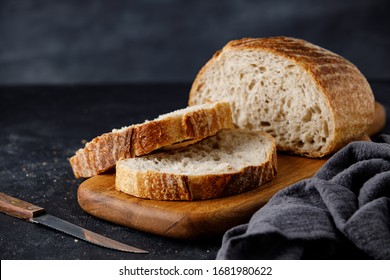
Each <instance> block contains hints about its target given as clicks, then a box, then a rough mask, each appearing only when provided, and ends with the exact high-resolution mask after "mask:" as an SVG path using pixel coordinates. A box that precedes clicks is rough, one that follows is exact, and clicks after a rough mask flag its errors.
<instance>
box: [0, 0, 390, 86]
mask: <svg viewBox="0 0 390 280" xmlns="http://www.w3.org/2000/svg"><path fill="white" fill-rule="evenodd" d="M389 11H390V1H388V0H329V1H322V0H321V1H318V0H296V1H291V0H272V1H251V0H244V1H234V0H225V1H216V0H207V1H203V0H202V1H199V0H186V1H179V0H142V1H141V0H133V1H123V0H115V1H101V0H99V1H92V0H83V1H78V0H67V1H44V0H35V1H29V0H18V1H14V0H2V1H0V84H8V85H10V84H69V83H70V84H75V83H133V82H143V83H144V82H183V81H184V82H190V81H192V80H193V79H194V77H195V75H196V73H197V72H198V70H199V69H200V68H201V66H202V65H203V64H204V63H205V62H206V61H207V60H208V59H209V58H210V57H211V56H212V54H213V53H214V52H215V51H216V50H217V49H220V48H221V47H222V46H223V45H225V44H226V42H228V41H229V40H231V39H238V38H242V37H246V36H248V37H265V36H277V35H286V36H295V37H299V38H303V39H306V40H308V41H311V42H313V43H315V44H318V45H320V46H323V47H325V48H327V49H330V50H332V51H334V52H336V53H338V54H340V55H342V56H344V57H346V58H347V59H349V60H351V61H352V62H353V63H355V64H356V65H357V66H358V67H359V69H360V70H361V71H362V72H363V74H365V75H366V76H367V77H368V78H369V79H371V80H374V79H375V80H378V79H386V78H390V64H389V63H388V61H389V55H388V50H389V49H390V36H389V34H390V31H389V30H390V29H389V26H390V16H389Z"/></svg>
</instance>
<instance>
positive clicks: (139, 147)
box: [70, 102, 232, 178]
mask: <svg viewBox="0 0 390 280" xmlns="http://www.w3.org/2000/svg"><path fill="white" fill-rule="evenodd" d="M224 128H232V118H231V110H230V105H229V103H227V102H217V103H212V104H203V105H198V106H192V107H187V108H184V109H181V110H177V111H174V112H171V113H168V114H164V115H161V116H159V117H158V118H156V119H155V120H152V121H146V122H144V123H142V124H137V125H132V126H128V127H123V128H121V129H114V130H112V131H111V132H108V133H104V134H103V135H101V136H98V137H96V138H94V139H92V141H90V142H88V143H86V144H85V147H84V148H82V149H79V150H78V151H77V152H76V154H75V155H74V156H73V157H72V158H70V164H71V166H72V169H73V173H74V175H75V177H76V178H81V177H84V178H87V177H91V176H94V175H97V174H100V173H102V172H104V171H106V170H108V169H111V168H113V167H114V166H115V164H116V162H117V161H118V160H121V159H125V158H131V157H136V156H141V155H145V154H148V153H150V152H152V151H154V150H157V149H159V148H162V147H165V148H167V149H172V148H176V147H177V148H179V147H182V146H186V145H190V144H193V143H194V142H197V141H200V140H202V139H204V138H206V137H209V136H212V135H215V134H216V133H217V132H218V131H219V130H220V129H224Z"/></svg>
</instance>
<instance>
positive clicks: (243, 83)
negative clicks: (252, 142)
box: [189, 37, 374, 157]
mask: <svg viewBox="0 0 390 280" xmlns="http://www.w3.org/2000/svg"><path fill="white" fill-rule="evenodd" d="M222 100H223V101H229V102H231V105H232V113H233V122H234V123H235V124H236V125H237V126H238V127H240V128H248V129H254V130H263V131H266V132H268V133H270V134H271V135H272V136H274V137H275V138H276V144H277V147H278V149H279V150H283V151H288V152H292V153H296V154H300V155H306V156H309V157H322V156H325V155H327V154H330V153H333V152H334V151H336V150H337V149H339V148H341V147H342V146H344V145H346V144H347V143H349V142H350V141H352V140H356V139H360V138H361V136H362V134H364V133H365V132H366V130H367V128H368V127H369V125H370V124H371V123H372V121H373V115H374V96H373V93H372V91H371V88H370V86H369V84H368V82H367V80H366V79H365V77H364V76H363V75H362V74H361V72H360V71H359V70H358V69H357V68H356V66H354V65H353V64H352V63H351V62H349V61H347V60H346V59H344V58H342V57H341V56H339V55H337V54H335V53H333V52H330V51H328V50H326V49H323V48H320V47H318V46H316V45H313V44H311V43H308V42H306V41H304V40H300V39H295V38H286V37H273V38H259V39H256V38H244V39H241V40H235V41H231V42H229V43H228V44H227V45H226V46H225V47H224V48H223V49H222V50H221V51H218V52H216V53H215V55H214V56H213V57H212V58H211V59H210V61H209V62H207V64H206V65H205V66H204V67H203V68H202V69H201V70H200V72H199V73H198V75H197V77H196V79H195V80H194V82H193V85H192V88H191V91H190V97H189V104H190V105H196V104H202V103H205V102H216V101H222Z"/></svg>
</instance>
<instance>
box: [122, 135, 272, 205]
mask: <svg viewBox="0 0 390 280" xmlns="http://www.w3.org/2000/svg"><path fill="white" fill-rule="evenodd" d="M275 175H276V146H275V141H274V139H273V137H272V136H270V135H268V134H266V133H264V132H255V131H249V130H243V129H229V130H222V131H220V132H219V133H218V134H216V135H215V136H212V137H209V138H207V139H205V140H203V141H201V142H198V143H196V144H194V145H191V146H188V147H186V148H183V149H179V150H172V151H168V152H161V153H154V154H150V155H146V156H142V157H138V158H132V159H126V160H122V161H119V162H118V163H117V168H116V188H117V189H118V190H121V191H123V192H126V193H128V194H131V195H134V196H138V197H143V198H150V199H162V200H196V199H210V198H216V197H222V196H226V195H232V194H237V193H240V192H243V191H246V190H249V189H253V188H255V187H258V186H260V185H261V184H262V183H264V182H266V181H269V180H271V179H272V178H274V176H275Z"/></svg>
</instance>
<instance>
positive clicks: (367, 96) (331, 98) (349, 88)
mask: <svg viewBox="0 0 390 280" xmlns="http://www.w3.org/2000/svg"><path fill="white" fill-rule="evenodd" d="M240 50H244V51H248V50H253V51H264V52H268V53H272V54H275V55H278V56H282V57H284V58H286V59H289V60H292V61H293V62H295V63H296V64H298V65H300V66H301V67H302V68H303V69H304V70H305V71H306V72H307V73H308V74H309V75H310V76H311V77H312V80H313V81H314V82H315V84H316V86H317V87H318V89H319V92H321V93H322V95H323V97H324V100H326V102H327V105H328V107H329V108H330V112H331V119H332V121H333V124H334V126H333V131H330V135H331V136H332V137H331V138H332V139H331V141H330V143H329V145H328V146H327V148H326V150H325V151H322V152H319V151H312V152H310V153H309V154H305V155H306V156H309V157H323V156H325V155H327V154H330V153H332V152H334V151H336V150H338V149H339V148H341V147H343V146H344V145H346V144H347V143H349V142H350V141H353V140H357V139H360V138H361V137H362V135H363V134H364V133H365V131H366V130H367V129H368V127H369V125H370V124H371V123H372V122H373V117H374V106H375V105H374V95H373V93H372V90H371V88H370V85H369V83H368V82H367V80H366V78H365V77H364V76H363V74H362V73H361V72H360V71H359V70H358V69H357V67H356V66H355V65H353V64H352V63H351V62H349V61H348V60H346V59H345V58H343V57H341V56H339V55H337V54H335V53H333V52H331V51H328V50H326V49H323V48H321V47H318V46H316V45H313V44H311V43H309V42H306V41H304V40H300V39H295V38H288V37H271V38H243V39H240V40H234V41H231V42H229V43H228V44H227V45H226V46H225V47H224V48H223V49H222V50H220V51H217V52H216V53H215V54H214V56H213V57H212V58H211V59H210V60H209V61H208V62H207V63H206V65H205V66H204V67H203V68H202V69H201V70H200V71H199V73H198V75H197V76H196V78H195V80H194V83H193V85H192V87H191V90H190V95H189V104H190V105H194V104H195V102H194V97H195V96H196V95H197V93H198V91H199V89H200V87H202V84H201V83H200V81H201V80H202V76H203V75H204V74H205V72H206V70H207V69H208V68H209V67H211V65H212V64H213V63H215V60H216V59H217V58H218V56H220V55H221V53H223V52H229V51H240ZM206 101H208V100H206ZM278 149H280V150H286V151H289V152H293V153H298V154H299V153H300V151H299V149H294V147H282V146H279V145H278Z"/></svg>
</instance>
